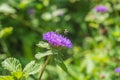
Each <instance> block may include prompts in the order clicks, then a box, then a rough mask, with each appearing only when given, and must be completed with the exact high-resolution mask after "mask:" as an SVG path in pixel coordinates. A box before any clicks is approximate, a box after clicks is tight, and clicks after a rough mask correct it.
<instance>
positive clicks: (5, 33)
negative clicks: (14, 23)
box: [0, 27, 13, 38]
mask: <svg viewBox="0 0 120 80" xmlns="http://www.w3.org/2000/svg"><path fill="white" fill-rule="evenodd" d="M12 31H13V28H12V27H6V28H4V29H2V30H1V31H0V38H3V37H7V36H8V35H10V34H11V33H12Z"/></svg>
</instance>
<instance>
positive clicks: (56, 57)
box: [54, 54, 68, 73]
mask: <svg viewBox="0 0 120 80" xmlns="http://www.w3.org/2000/svg"><path fill="white" fill-rule="evenodd" d="M54 60H55V62H56V64H57V65H59V66H60V67H61V68H62V69H63V70H64V71H65V72H67V73H68V70H67V67H66V65H65V64H64V62H63V59H62V58H61V55H60V54H56V55H55V58H54Z"/></svg>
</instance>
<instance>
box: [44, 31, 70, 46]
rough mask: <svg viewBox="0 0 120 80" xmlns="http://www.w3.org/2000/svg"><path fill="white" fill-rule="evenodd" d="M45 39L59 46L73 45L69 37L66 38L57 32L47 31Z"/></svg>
mask: <svg viewBox="0 0 120 80" xmlns="http://www.w3.org/2000/svg"><path fill="white" fill-rule="evenodd" d="M43 40H46V41H48V43H50V44H52V45H53V46H56V47H59V46H64V47H67V48H71V47H72V43H71V41H70V40H69V39H68V38H65V37H64V36H62V35H60V34H58V33H56V32H47V33H45V34H43Z"/></svg>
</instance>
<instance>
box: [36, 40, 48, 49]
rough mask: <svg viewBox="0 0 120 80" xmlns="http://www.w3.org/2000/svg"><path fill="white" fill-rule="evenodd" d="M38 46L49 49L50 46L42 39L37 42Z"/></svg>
mask: <svg viewBox="0 0 120 80" xmlns="http://www.w3.org/2000/svg"><path fill="white" fill-rule="evenodd" d="M37 46H38V47H42V48H46V49H50V46H49V44H48V43H47V42H44V41H40V42H39V43H38V44H37Z"/></svg>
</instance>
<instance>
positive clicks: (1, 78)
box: [0, 76, 14, 80]
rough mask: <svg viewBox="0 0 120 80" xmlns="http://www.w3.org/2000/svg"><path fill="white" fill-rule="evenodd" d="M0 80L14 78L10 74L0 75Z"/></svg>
mask: <svg viewBox="0 0 120 80" xmlns="http://www.w3.org/2000/svg"><path fill="white" fill-rule="evenodd" d="M0 80H14V79H13V77H12V76H0Z"/></svg>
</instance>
